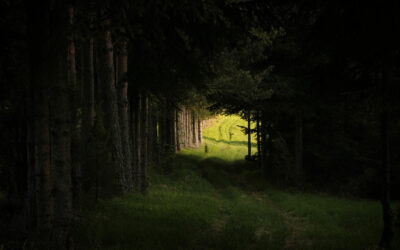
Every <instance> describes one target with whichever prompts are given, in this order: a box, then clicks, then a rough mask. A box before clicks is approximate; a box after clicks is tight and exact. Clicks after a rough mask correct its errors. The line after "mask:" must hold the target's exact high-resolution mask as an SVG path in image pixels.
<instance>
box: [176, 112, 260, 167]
mask: <svg viewBox="0 0 400 250" xmlns="http://www.w3.org/2000/svg"><path fill="white" fill-rule="evenodd" d="M238 126H244V127H247V121H245V120H242V119H241V118H240V117H239V116H237V115H232V116H222V115H221V116H218V117H217V119H216V120H215V122H214V124H213V126H211V127H209V128H208V129H205V130H204V131H203V145H202V147H201V148H200V150H196V149H184V150H183V153H184V154H189V155H196V156H198V157H201V158H205V157H207V158H211V157H218V158H220V159H223V160H225V161H230V162H232V161H236V160H243V159H244V158H245V156H246V155H247V153H248V152H247V150H248V149H247V135H245V134H244V133H243V132H242V128H240V127H238ZM254 127H255V124H254V123H252V124H251V128H252V129H253V128H254ZM251 140H252V154H254V153H256V152H257V146H256V136H255V135H254V134H252V137H251ZM206 146H207V150H208V153H207V154H206V153H205V147H206Z"/></svg>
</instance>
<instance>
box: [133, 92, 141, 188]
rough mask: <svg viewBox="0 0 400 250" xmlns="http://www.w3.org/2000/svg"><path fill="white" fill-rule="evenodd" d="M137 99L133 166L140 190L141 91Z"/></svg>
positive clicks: (134, 178) (135, 182)
mask: <svg viewBox="0 0 400 250" xmlns="http://www.w3.org/2000/svg"><path fill="white" fill-rule="evenodd" d="M135 96H136V98H135V99H136V101H135V106H134V125H135V137H134V148H135V150H134V159H135V162H134V166H133V182H134V183H133V184H134V186H135V189H136V190H140V178H139V174H140V162H141V146H140V145H141V137H142V136H141V117H142V114H141V113H142V101H141V99H142V98H141V97H142V96H141V95H140V93H136V95H135Z"/></svg>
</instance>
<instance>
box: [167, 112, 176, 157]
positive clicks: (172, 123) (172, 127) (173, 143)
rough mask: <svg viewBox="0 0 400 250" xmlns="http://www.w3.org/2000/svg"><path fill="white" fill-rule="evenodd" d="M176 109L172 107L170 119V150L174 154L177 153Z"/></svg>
mask: <svg viewBox="0 0 400 250" xmlns="http://www.w3.org/2000/svg"><path fill="white" fill-rule="evenodd" d="M175 119H176V109H175V108H174V107H173V106H172V105H171V106H170V117H169V129H170V131H171V132H170V138H169V148H170V149H171V151H172V152H174V153H176V150H177V147H176V121H175Z"/></svg>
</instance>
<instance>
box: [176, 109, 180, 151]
mask: <svg viewBox="0 0 400 250" xmlns="http://www.w3.org/2000/svg"><path fill="white" fill-rule="evenodd" d="M180 116H181V111H179V110H176V112H175V126H176V142H175V144H176V151H177V152H179V151H181V126H180V125H181V124H180Z"/></svg>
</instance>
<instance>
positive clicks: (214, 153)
mask: <svg viewBox="0 0 400 250" xmlns="http://www.w3.org/2000/svg"><path fill="white" fill-rule="evenodd" d="M254 125H255V124H252V127H254ZM240 126H247V121H245V120H243V119H241V118H240V117H239V116H220V117H219V118H218V119H216V120H215V122H214V124H213V125H212V126H210V127H209V128H207V129H206V130H205V131H204V136H205V140H204V141H205V143H206V144H207V145H209V147H210V145H211V150H209V153H208V154H204V155H203V161H207V159H210V158H211V159H212V158H214V157H218V158H221V159H222V160H225V161H227V162H233V163H232V164H230V166H229V167H230V168H232V169H235V168H239V169H240V168H247V167H249V168H253V169H254V165H255V164H253V166H251V165H252V164H251V163H249V162H246V161H242V162H241V160H243V159H244V158H245V156H246V154H247V135H245V134H244V133H243V131H242V129H241V128H240ZM252 139H253V142H254V141H255V138H254V136H253V138H252ZM252 146H253V147H255V146H256V145H254V144H253V145H252ZM253 152H254V151H253ZM235 161H236V162H235ZM227 162H224V161H213V166H212V167H213V168H214V170H216V171H217V169H226V168H227V166H226V164H227ZM207 163H209V161H207ZM236 164H237V165H239V166H235V165H236ZM228 165H229V164H228ZM247 165H249V166H247ZM200 167H203V166H200ZM241 174H243V173H242V172H241V171H239V172H237V173H235V171H231V172H230V173H226V175H225V174H221V176H227V175H230V176H231V177H232V175H233V176H234V175H241ZM240 179H241V177H240V176H234V177H233V179H232V180H231V181H232V182H235V181H237V180H239V186H241V188H243V189H244V190H247V191H246V195H248V197H250V198H251V199H254V200H255V201H256V202H259V203H263V205H264V206H268V207H269V208H271V210H273V211H274V212H275V213H276V214H277V215H279V216H280V217H281V218H282V221H283V223H284V226H285V227H286V231H287V232H286V233H285V240H284V242H285V243H284V247H283V249H288V250H291V249H304V248H309V247H310V246H311V244H312V242H311V240H308V239H306V238H304V235H303V234H304V232H305V230H306V227H307V222H306V219H305V218H303V217H300V216H298V215H295V214H294V213H293V212H291V211H288V210H286V209H285V208H283V207H281V206H280V205H279V204H277V203H276V202H274V201H272V199H271V198H270V197H269V195H268V194H267V193H266V192H263V191H250V190H258V188H254V187H252V186H251V183H249V182H247V181H240ZM236 184H238V183H236ZM242 197H243V195H242ZM221 210H223V209H221ZM229 219H230V218H229V216H227V215H226V214H222V215H221V217H218V218H217V219H216V220H215V221H214V223H213V225H214V227H215V230H216V232H221V231H222V230H223V228H224V226H225V225H226V224H227V222H228V221H229ZM268 233H269V230H268V229H267V228H265V227H263V226H261V227H258V228H257V229H256V230H255V235H256V238H257V239H259V238H261V237H262V235H263V234H268Z"/></svg>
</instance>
